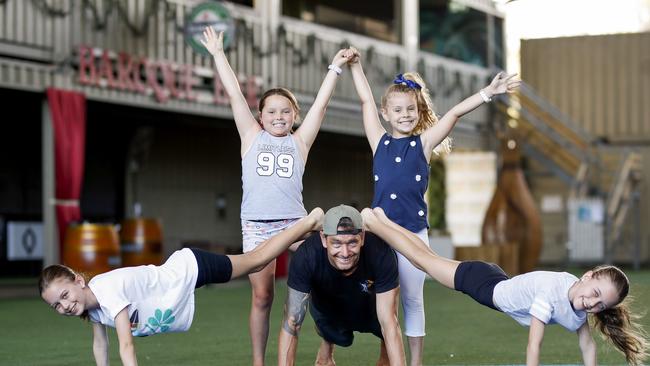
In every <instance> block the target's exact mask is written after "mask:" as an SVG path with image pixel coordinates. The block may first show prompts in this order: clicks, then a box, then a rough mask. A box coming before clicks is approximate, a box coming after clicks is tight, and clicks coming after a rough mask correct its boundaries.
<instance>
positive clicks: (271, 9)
mask: <svg viewBox="0 0 650 366" xmlns="http://www.w3.org/2000/svg"><path fill="white" fill-rule="evenodd" d="M254 5H255V9H257V11H258V12H259V14H260V17H261V18H262V52H268V51H269V50H271V49H275V48H276V47H277V42H278V32H277V30H278V26H279V24H280V15H281V12H282V1H281V0H256V1H255V4H254ZM277 73H278V54H277V53H272V54H271V55H270V56H267V57H266V60H265V62H263V63H262V78H264V89H268V88H271V87H273V86H275V85H276V84H277Z"/></svg>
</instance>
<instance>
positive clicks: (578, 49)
mask: <svg viewBox="0 0 650 366" xmlns="http://www.w3.org/2000/svg"><path fill="white" fill-rule="evenodd" d="M521 76H522V78H523V79H524V80H525V81H526V82H527V83H528V84H530V85H532V86H533V87H534V88H535V89H536V90H537V91H538V92H539V93H540V94H541V95H543V96H544V97H546V99H548V100H549V101H550V102H551V103H552V104H554V105H555V106H557V107H558V108H560V110H562V111H563V112H565V113H566V114H568V115H569V116H570V117H571V118H572V119H573V120H574V121H575V122H576V123H577V124H578V125H580V126H581V127H583V128H584V129H585V130H586V131H587V132H589V133H591V134H592V135H594V136H599V137H606V138H608V139H610V140H625V141H643V142H645V143H648V142H650V103H648V95H650V33H637V34H616V35H603V36H584V37H567V38H552V39H533V40H523V41H522V42H521Z"/></svg>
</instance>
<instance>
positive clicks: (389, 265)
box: [278, 205, 406, 366]
mask: <svg viewBox="0 0 650 366" xmlns="http://www.w3.org/2000/svg"><path fill="white" fill-rule="evenodd" d="M287 285H288V293H287V299H286V302H285V305H284V318H283V320H282V329H281V330H280V336H279V340H278V365H281V366H285V365H293V364H294V363H295V356H296V349H297V346H298V333H299V331H300V328H301V326H302V322H303V320H304V319H305V315H306V313H307V306H308V305H309V311H310V313H311V316H312V318H313V319H314V323H315V324H316V331H317V332H318V334H319V335H320V336H321V338H322V342H321V346H320V349H319V350H318V355H317V357H316V365H334V358H333V355H334V345H335V344H336V345H338V346H342V347H347V346H350V345H351V344H352V341H353V339H354V335H353V332H354V331H357V332H362V333H372V334H374V335H376V336H377V337H379V338H380V339H381V351H380V356H379V360H378V361H377V365H404V364H405V363H406V359H405V357H404V346H403V344H402V334H401V330H400V326H399V322H398V320H397V303H398V302H397V299H398V297H399V278H398V270H397V258H396V256H395V253H394V252H393V250H391V249H390V247H389V246H388V245H387V244H386V243H385V242H384V241H383V240H381V239H379V238H378V237H377V236H375V235H374V234H372V233H366V232H365V231H364V230H363V221H362V219H361V214H360V213H359V211H357V210H356V209H355V208H353V207H350V206H346V205H340V206H336V207H334V208H331V209H330V210H328V211H327V213H326V214H325V218H324V221H323V229H322V231H321V232H320V233H316V234H313V235H311V236H310V237H308V238H307V239H306V240H305V241H304V243H302V245H301V246H300V247H299V248H298V250H297V251H296V252H295V254H294V255H293V257H292V259H291V265H290V267H289V279H288V281H287Z"/></svg>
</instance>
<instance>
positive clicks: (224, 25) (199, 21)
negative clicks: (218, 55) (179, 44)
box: [185, 1, 235, 56]
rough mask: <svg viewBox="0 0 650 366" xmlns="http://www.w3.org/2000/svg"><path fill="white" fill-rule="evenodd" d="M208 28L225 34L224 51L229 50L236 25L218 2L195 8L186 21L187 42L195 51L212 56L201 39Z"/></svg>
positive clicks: (206, 3) (202, 4)
mask: <svg viewBox="0 0 650 366" xmlns="http://www.w3.org/2000/svg"><path fill="white" fill-rule="evenodd" d="M208 26H210V27H212V28H214V30H215V31H216V32H217V33H219V32H224V34H223V48H224V49H227V48H228V47H229V46H230V43H231V42H232V40H233V39H234V38H235V24H234V22H233V19H232V17H231V16H230V12H229V11H228V9H226V7H224V6H223V5H222V4H221V3H219V2H217V1H210V2H205V3H201V4H199V5H197V6H195V7H194V8H193V9H192V11H191V12H190V14H189V15H188V16H187V20H186V21H185V41H186V42H187V43H188V44H189V45H190V46H191V47H192V49H194V51H196V52H198V53H200V54H202V55H206V56H210V52H208V50H207V49H205V47H203V44H202V43H201V39H203V31H204V30H205V27H208Z"/></svg>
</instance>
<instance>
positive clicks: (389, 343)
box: [376, 287, 406, 366]
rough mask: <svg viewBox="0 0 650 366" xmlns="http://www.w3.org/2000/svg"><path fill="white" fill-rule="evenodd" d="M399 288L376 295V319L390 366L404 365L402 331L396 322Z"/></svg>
mask: <svg viewBox="0 0 650 366" xmlns="http://www.w3.org/2000/svg"><path fill="white" fill-rule="evenodd" d="M398 295H399V287H396V288H394V289H392V290H390V291H386V292H382V293H379V294H377V302H376V306H377V318H378V319H379V324H381V333H382V335H383V336H384V343H385V344H386V351H387V353H388V359H389V360H390V364H391V366H394V365H406V356H405V355H404V344H403V343H402V331H401V329H400V326H399V321H398V320H397V298H398Z"/></svg>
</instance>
